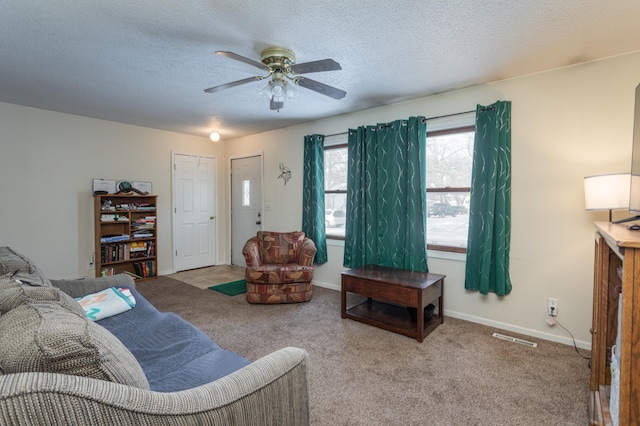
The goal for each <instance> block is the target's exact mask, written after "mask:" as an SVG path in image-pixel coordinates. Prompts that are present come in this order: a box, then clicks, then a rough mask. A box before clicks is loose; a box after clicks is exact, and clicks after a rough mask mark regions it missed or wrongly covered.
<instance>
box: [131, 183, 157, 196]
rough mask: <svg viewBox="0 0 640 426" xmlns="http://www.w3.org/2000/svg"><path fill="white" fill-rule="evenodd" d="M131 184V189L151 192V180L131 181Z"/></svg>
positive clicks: (144, 192) (145, 192)
mask: <svg viewBox="0 0 640 426" xmlns="http://www.w3.org/2000/svg"><path fill="white" fill-rule="evenodd" d="M131 186H132V187H133V189H137V190H138V191H140V192H142V193H143V194H151V193H152V192H151V182H139V181H133V182H131Z"/></svg>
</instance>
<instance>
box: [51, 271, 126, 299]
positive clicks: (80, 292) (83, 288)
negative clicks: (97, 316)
mask: <svg viewBox="0 0 640 426" xmlns="http://www.w3.org/2000/svg"><path fill="white" fill-rule="evenodd" d="M51 284H52V285H53V286H54V287H57V288H59V289H60V290H62V291H63V292H65V293H67V294H68V295H69V296H71V297H74V298H75V297H82V296H85V295H87V294H91V293H97V292H99V291H100V290H104V289H105V288H109V287H120V286H129V287H133V288H135V287H136V285H135V281H134V280H133V278H132V277H131V276H130V275H127V274H117V275H112V276H109V277H100V278H82V279H78V280H51Z"/></svg>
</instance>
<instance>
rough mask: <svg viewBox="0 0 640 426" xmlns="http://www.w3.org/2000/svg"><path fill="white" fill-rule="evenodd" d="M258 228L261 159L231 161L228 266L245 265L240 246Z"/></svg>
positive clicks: (260, 211)
mask: <svg viewBox="0 0 640 426" xmlns="http://www.w3.org/2000/svg"><path fill="white" fill-rule="evenodd" d="M261 229H262V156H260V155H258V156H254V157H245V158H236V159H232V160H231V264H232V265H238V266H246V264H245V261H244V256H243V255H242V247H244V243H246V242H247V240H248V239H249V238H251V237H253V236H255V235H256V232H258V231H259V230H261Z"/></svg>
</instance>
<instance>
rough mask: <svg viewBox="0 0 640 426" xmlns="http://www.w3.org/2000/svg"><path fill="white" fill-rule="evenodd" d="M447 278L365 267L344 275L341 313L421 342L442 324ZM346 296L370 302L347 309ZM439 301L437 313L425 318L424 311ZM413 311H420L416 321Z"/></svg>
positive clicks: (387, 268) (343, 315)
mask: <svg viewBox="0 0 640 426" xmlns="http://www.w3.org/2000/svg"><path fill="white" fill-rule="evenodd" d="M444 278H445V276H444V275H439V274H432V273H428V272H414V271H407V270H404V269H396V268H389V267H385V266H377V265H366V266H363V267H361V268H354V269H348V270H346V271H344V272H342V289H341V295H340V296H341V302H340V314H341V316H342V318H350V319H353V320H356V321H360V322H363V323H365V324H369V325H373V326H375V327H379V328H382V329H385V330H389V331H393V332H395V333H399V334H403V335H405V336H409V337H414V338H415V339H416V340H417V341H418V342H422V341H423V340H424V338H425V336H427V335H428V334H429V333H431V332H432V331H433V330H434V329H435V328H436V327H437V326H438V325H440V324H442V322H443V310H442V309H443V308H442V306H443V290H444ZM347 293H353V294H358V295H361V296H366V297H367V300H366V301H364V302H362V303H360V304H358V305H356V306H353V307H350V308H348V309H347ZM436 299H438V305H437V306H438V313H437V315H436V314H434V315H433V316H432V317H431V318H429V319H425V316H424V308H425V307H426V306H427V305H428V304H429V303H431V302H433V301H435V300H436ZM410 308H414V309H415V310H416V311H417V312H416V315H415V318H412V316H411V315H410V311H409V310H410Z"/></svg>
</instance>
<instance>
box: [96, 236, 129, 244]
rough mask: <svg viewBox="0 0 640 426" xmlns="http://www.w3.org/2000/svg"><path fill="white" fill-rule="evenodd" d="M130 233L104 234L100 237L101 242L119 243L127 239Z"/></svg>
mask: <svg viewBox="0 0 640 426" xmlns="http://www.w3.org/2000/svg"><path fill="white" fill-rule="evenodd" d="M129 238H130V237H129V235H104V236H102V237H100V242H101V243H117V242H119V241H127V240H128V239H129Z"/></svg>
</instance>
